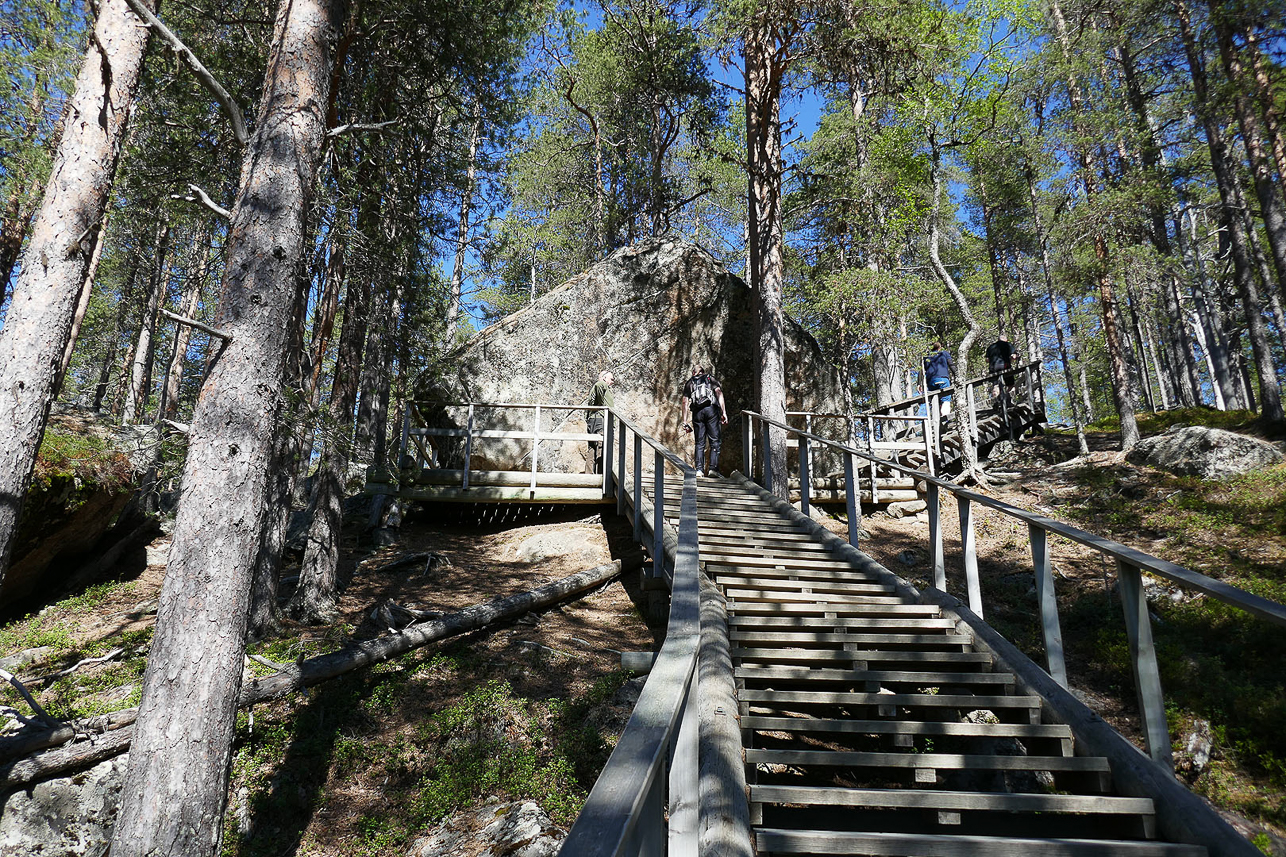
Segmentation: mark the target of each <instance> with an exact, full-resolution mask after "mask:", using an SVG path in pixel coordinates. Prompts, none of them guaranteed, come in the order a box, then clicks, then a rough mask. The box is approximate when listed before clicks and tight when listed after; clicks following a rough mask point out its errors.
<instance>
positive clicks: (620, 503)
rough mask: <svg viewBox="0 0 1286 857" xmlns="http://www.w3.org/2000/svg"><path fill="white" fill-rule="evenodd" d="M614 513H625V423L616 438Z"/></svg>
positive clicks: (621, 424) (621, 425)
mask: <svg viewBox="0 0 1286 857" xmlns="http://www.w3.org/2000/svg"><path fill="white" fill-rule="evenodd" d="M618 422H619V421H618ZM616 514H618V515H624V514H625V423H620V437H618V438H617V439H616Z"/></svg>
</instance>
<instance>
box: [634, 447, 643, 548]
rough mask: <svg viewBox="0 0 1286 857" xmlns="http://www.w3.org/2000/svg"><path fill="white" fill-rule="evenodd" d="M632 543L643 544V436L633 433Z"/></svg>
mask: <svg viewBox="0 0 1286 857" xmlns="http://www.w3.org/2000/svg"><path fill="white" fill-rule="evenodd" d="M634 541H635V542H638V543H639V544H642V542H643V436H642V435H641V434H639V433H638V432H637V431H636V432H634Z"/></svg>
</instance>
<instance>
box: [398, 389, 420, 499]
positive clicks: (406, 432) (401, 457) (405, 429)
mask: <svg viewBox="0 0 1286 857" xmlns="http://www.w3.org/2000/svg"><path fill="white" fill-rule="evenodd" d="M410 439H411V407H410V403H408V402H403V403H402V440H401V441H400V442H399V443H398V447H397V488H398V490H399V491H401V490H402V489H404V488H406V487H407V486H406V485H403V484H402V483H403V481H407V482H410V481H414V480H413V479H410V478H407V477H406V476H405V475H404V473H403V467H404V465H403V462H405V461H406V445H407V443H409V442H410ZM415 475H416V476H419V474H418V473H417V474H415Z"/></svg>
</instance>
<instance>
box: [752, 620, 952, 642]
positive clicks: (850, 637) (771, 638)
mask: <svg viewBox="0 0 1286 857" xmlns="http://www.w3.org/2000/svg"><path fill="white" fill-rule="evenodd" d="M749 628H750V630H746V631H741V630H733V629H729V631H728V638H729V639H730V640H731V641H733V642H743V641H744V642H752V643H783V644H789V645H806V644H808V643H817V644H823V643H830V644H844V643H849V644H852V645H857V646H967V645H970V644H971V643H973V637H970V636H968V635H965V634H836V633H834V632H830V631H756V630H754V624H753V623H752V624H751V625H750V626H749Z"/></svg>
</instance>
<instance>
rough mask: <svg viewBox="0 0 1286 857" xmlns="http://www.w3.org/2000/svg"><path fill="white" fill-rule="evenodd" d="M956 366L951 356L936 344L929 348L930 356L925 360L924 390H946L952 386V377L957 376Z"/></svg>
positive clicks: (938, 343)
mask: <svg viewBox="0 0 1286 857" xmlns="http://www.w3.org/2000/svg"><path fill="white" fill-rule="evenodd" d="M955 371H956V364H955V361H953V360H952V359H951V354H950V353H949V352H948V351H947V350H946V349H944V348H943V347H942V343H941V342H935V343H933V345H932V346H931V347H930V348H929V356H928V357H926V358H924V389H925V391H926V392H928V391H929V390H945V389H946V388H947V387H950V386H951V376H952V375H954V374H955Z"/></svg>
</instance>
